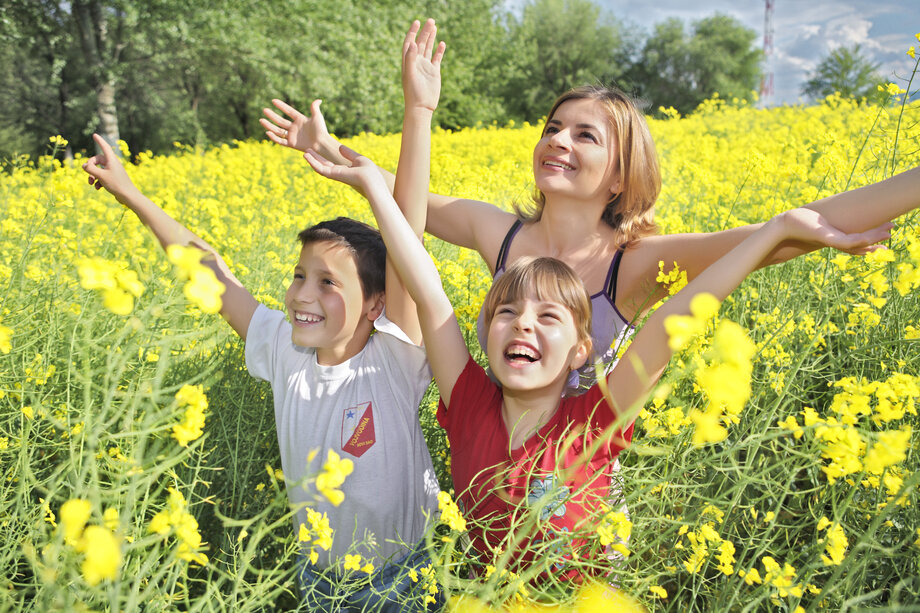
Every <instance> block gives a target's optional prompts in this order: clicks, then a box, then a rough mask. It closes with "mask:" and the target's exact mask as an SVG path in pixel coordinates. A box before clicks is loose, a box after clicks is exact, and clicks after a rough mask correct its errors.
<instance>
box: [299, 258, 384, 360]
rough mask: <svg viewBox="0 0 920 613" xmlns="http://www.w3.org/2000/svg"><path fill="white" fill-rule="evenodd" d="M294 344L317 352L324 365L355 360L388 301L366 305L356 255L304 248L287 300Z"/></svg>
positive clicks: (375, 299) (379, 299)
mask: <svg viewBox="0 0 920 613" xmlns="http://www.w3.org/2000/svg"><path fill="white" fill-rule="evenodd" d="M284 304H285V307H287V311H288V317H289V319H290V321H291V326H292V332H291V341H292V342H293V343H294V344H295V345H300V346H303V347H315V348H316V357H317V361H318V362H319V363H320V364H324V365H331V364H340V363H341V362H344V361H345V360H347V359H349V358H351V357H353V356H354V355H356V354H357V353H358V352H359V351H361V349H363V348H364V345H365V344H366V343H367V339H368V337H369V336H370V333H371V331H372V330H373V321H374V319H376V318H377V316H378V315H380V311H381V310H382V308H383V296H382V295H378V296H373V297H371V298H368V299H365V297H364V293H363V291H362V289H361V280H360V278H359V277H358V266H357V263H356V262H355V258H354V257H353V256H352V254H351V252H349V251H348V249H346V248H345V247H342V246H341V245H337V244H335V243H331V242H315V243H309V244H307V245H304V246H303V248H302V249H301V250H300V259H299V261H298V262H297V266H296V267H295V268H294V278H293V280H292V281H291V285H290V287H288V290H287V293H286V294H285V297H284Z"/></svg>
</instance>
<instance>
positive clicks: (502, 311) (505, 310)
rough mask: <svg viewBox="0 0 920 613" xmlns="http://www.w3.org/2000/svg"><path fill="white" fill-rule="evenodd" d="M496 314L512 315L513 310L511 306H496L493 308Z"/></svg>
mask: <svg viewBox="0 0 920 613" xmlns="http://www.w3.org/2000/svg"><path fill="white" fill-rule="evenodd" d="M495 314H496V315H514V311H513V310H512V309H511V307H498V308H497V309H496V310H495Z"/></svg>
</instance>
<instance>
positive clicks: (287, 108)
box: [259, 98, 332, 153]
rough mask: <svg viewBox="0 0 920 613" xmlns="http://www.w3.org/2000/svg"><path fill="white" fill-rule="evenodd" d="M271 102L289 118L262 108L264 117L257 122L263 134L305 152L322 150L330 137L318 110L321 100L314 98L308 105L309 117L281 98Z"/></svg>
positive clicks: (321, 114)
mask: <svg viewBox="0 0 920 613" xmlns="http://www.w3.org/2000/svg"><path fill="white" fill-rule="evenodd" d="M272 104H274V105H275V106H276V107H277V108H278V110H280V111H281V112H282V113H284V114H285V115H287V116H288V117H289V118H290V119H286V118H284V117H282V116H281V115H279V114H278V113H276V112H275V111H273V110H271V109H269V108H265V109H262V113H263V114H264V115H265V117H263V118H262V119H260V120H259V123H260V124H262V127H263V128H265V135H266V136H268V138H269V140H271V141H272V142H275V143H277V144H279V145H282V146H284V147H290V148H291V149H297V150H298V151H303V152H305V153H306V151H307V149H313V150H314V151H322V150H323V148H324V146H325V145H326V144H327V143H328V141H330V140H331V139H332V137H331V136H330V135H329V130H327V129H326V120H325V119H324V118H323V113H322V111H320V110H319V105H320V104H322V100H314V101H313V104H311V105H310V117H307V116H306V115H304V114H303V113H301V112H300V111H298V110H297V109H295V108H294V107H292V106H291V105H289V104H288V103H286V102H284V101H283V100H278V99H277V98H276V99H274V100H272Z"/></svg>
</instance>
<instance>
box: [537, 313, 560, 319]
mask: <svg viewBox="0 0 920 613" xmlns="http://www.w3.org/2000/svg"><path fill="white" fill-rule="evenodd" d="M540 317H543V318H545V319H551V320H553V321H560V320H561V317H559V313H556V312H554V311H546V312H544V313H541V314H540Z"/></svg>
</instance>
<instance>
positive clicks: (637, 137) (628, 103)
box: [514, 85, 661, 246]
mask: <svg viewBox="0 0 920 613" xmlns="http://www.w3.org/2000/svg"><path fill="white" fill-rule="evenodd" d="M569 100H596V101H597V102H599V103H601V105H602V106H603V107H604V110H605V111H606V112H607V116H608V118H609V120H610V127H611V128H612V137H613V138H614V140H615V142H616V146H617V162H618V165H619V168H617V172H618V176H619V178H620V187H621V190H620V193H618V194H614V196H613V198H611V199H610V202H608V203H607V208H605V209H604V213H603V215H602V216H601V219H602V220H603V221H604V223H606V224H607V225H608V226H610V227H611V228H613V229H614V230H616V231H617V233H618V234H619V238H618V240H617V242H618V244H620V245H624V246H625V245H627V244H629V243H631V242H632V241H635V240H637V239H639V238H641V237H643V236H648V235H649V234H654V233H655V232H656V231H657V226H656V225H655V220H654V217H655V201H656V200H657V199H658V193H659V192H660V191H661V171H660V170H659V168H658V156H657V154H656V152H655V142H654V141H653V140H652V135H651V133H650V132H649V129H648V124H647V123H646V121H645V117H644V116H643V115H642V112H641V111H640V110H639V108H638V107H637V106H636V103H635V102H634V101H633V100H632V99H631V98H630V97H629V96H627V95H626V94H625V93H623V92H622V91H620V90H619V89H617V88H615V87H603V86H599V85H583V86H581V87H575V88H573V89H570V90H569V91H567V92H565V93H564V94H562V95H561V96H559V98H557V99H556V102H555V103H554V104H553V108H552V109H550V111H549V115H547V121H548V120H550V119H552V118H553V116H554V115H555V114H556V110H557V109H558V108H559V107H560V106H561V105H562V104H563V103H565V102H568V101H569ZM545 205H546V196H545V195H544V194H543V193H542V192H541V191H540V190H538V189H534V194H533V204H532V205H531V206H529V207H524V206H521V205H515V207H514V208H515V212H516V213H517V215H518V216H519V217H520V218H521V219H522V220H523V221H525V222H533V221H537V220H539V219H540V216H541V215H542V214H543V207H544V206H545Z"/></svg>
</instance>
